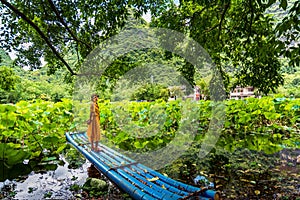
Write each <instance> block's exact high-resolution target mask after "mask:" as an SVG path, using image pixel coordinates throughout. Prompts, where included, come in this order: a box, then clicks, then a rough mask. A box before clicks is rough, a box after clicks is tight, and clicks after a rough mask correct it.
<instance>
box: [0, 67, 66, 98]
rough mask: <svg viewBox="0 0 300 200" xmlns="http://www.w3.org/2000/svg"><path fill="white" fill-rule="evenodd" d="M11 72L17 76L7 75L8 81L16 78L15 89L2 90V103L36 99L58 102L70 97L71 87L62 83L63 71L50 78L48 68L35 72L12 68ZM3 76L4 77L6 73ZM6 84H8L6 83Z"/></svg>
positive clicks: (0, 92)
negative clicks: (10, 78)
mask: <svg viewBox="0 0 300 200" xmlns="http://www.w3.org/2000/svg"><path fill="white" fill-rule="evenodd" d="M0 68H4V67H0ZM9 70H11V71H12V73H13V74H15V75H14V76H8V75H7V76H6V79H9V77H13V78H14V77H16V78H15V80H14V83H13V84H14V85H13V86H14V87H12V88H11V89H10V90H9V91H4V90H0V94H1V96H0V103H16V102H18V101H21V100H26V101H28V100H35V99H42V100H51V101H54V102H58V101H61V99H63V98H67V97H70V91H71V85H67V84H66V83H64V82H63V81H62V79H63V73H61V70H59V71H57V72H56V74H54V75H49V76H48V75H47V72H46V70H47V68H46V67H44V68H42V69H40V70H35V71H25V70H24V69H21V68H18V67H15V68H10V69H9ZM2 74H3V75H4V73H1V75H2ZM1 75H0V76H1ZM20 77H22V78H20ZM4 83H6V82H5V81H4V82H3V84H4ZM9 85H10V84H9ZM10 86H12V85H10Z"/></svg>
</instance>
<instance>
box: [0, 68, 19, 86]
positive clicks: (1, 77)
mask: <svg viewBox="0 0 300 200" xmlns="http://www.w3.org/2000/svg"><path fill="white" fill-rule="evenodd" d="M17 79H18V77H17V76H16V74H15V73H14V71H13V69H11V68H9V67H5V66H1V67H0V91H1V90H3V91H6V92H9V91H11V90H12V89H14V87H15V85H16V82H17Z"/></svg>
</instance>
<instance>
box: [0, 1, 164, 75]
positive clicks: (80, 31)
mask: <svg viewBox="0 0 300 200" xmlns="http://www.w3.org/2000/svg"><path fill="white" fill-rule="evenodd" d="M0 2H1V4H0V11H1V20H2V22H3V25H4V26H3V27H1V32H0V39H1V46H0V48H4V49H5V50H8V51H11V50H14V51H16V52H17V55H18V59H17V60H16V63H17V64H18V65H20V66H30V67H31V68H32V69H36V68H39V67H40V66H41V61H40V58H41V57H42V56H43V57H44V58H45V61H46V62H47V63H48V64H49V65H48V67H49V71H50V72H51V73H53V72H54V71H56V70H57V69H59V68H61V67H63V66H64V67H66V69H67V70H68V71H69V73H70V74H71V75H75V74H76V71H77V70H78V67H79V64H80V63H81V62H82V59H84V58H85V57H86V56H87V55H88V54H89V53H90V52H91V50H93V49H94V48H95V47H96V46H98V45H99V44H100V42H101V41H104V40H105V39H106V38H108V37H110V36H112V35H114V34H116V33H117V32H118V30H120V28H122V27H123V26H124V24H125V21H126V19H127V17H128V15H129V10H130V8H132V9H133V10H134V15H135V16H136V17H138V16H141V15H142V14H143V13H145V12H146V11H147V10H151V12H152V13H158V12H160V10H161V9H163V8H164V7H165V6H166V5H167V1H166V0H158V1H156V0H145V1H137V2H136V1H101V0H97V1H90V0H88V1H86V0H75V1H69V0H62V1H53V0H36V1H34V2H33V1H30V0H25V1H24V0H16V1H10V2H9V1H7V0H1V1H0ZM74 49H75V52H76V55H77V63H78V65H76V66H75V67H71V66H70V64H69V63H68V62H67V61H66V60H65V59H64V56H65V55H67V54H68V53H69V52H70V50H71V51H73V50H74Z"/></svg>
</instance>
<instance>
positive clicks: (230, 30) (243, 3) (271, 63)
mask: <svg viewBox="0 0 300 200" xmlns="http://www.w3.org/2000/svg"><path fill="white" fill-rule="evenodd" d="M274 2H275V1H269V2H268V3H263V2H262V1H248V0H239V1H219V0H216V1H212V2H209V3H208V1H180V3H179V5H173V6H171V7H170V9H167V10H165V11H164V12H162V14H161V15H160V16H158V17H156V18H155V19H154V21H153V23H152V26H155V27H163V28H171V29H174V30H178V31H181V32H184V33H185V34H186V35H188V36H189V37H191V38H193V39H194V40H195V41H197V42H198V43H199V44H200V45H201V46H203V48H204V49H205V50H207V51H208V53H209V54H210V56H211V57H212V60H213V61H214V63H215V64H216V66H217V67H218V69H219V70H220V72H221V74H222V77H223V82H224V85H225V87H226V88H227V89H230V88H228V87H233V88H234V87H235V86H236V85H241V86H247V85H251V86H254V87H255V88H257V89H258V90H259V91H261V92H262V93H265V94H267V93H269V92H271V91H274V90H275V89H276V88H277V87H278V86H279V85H281V84H283V77H282V74H281V73H280V63H279V55H282V54H284V55H285V56H286V57H287V58H290V59H291V60H298V59H299V56H298V55H299V54H298V55H297V51H298V49H299V48H296V49H295V48H293V47H292V48H290V50H287V48H286V45H284V44H282V41H280V40H279V39H277V38H276V36H277V35H275V32H276V31H277V32H280V30H279V29H280V28H277V29H276V30H275V31H274V27H273V23H274V19H273V18H272V17H271V16H270V15H267V14H266V9H267V8H269V7H270V6H271V5H272V4H273V3H274ZM291 3H292V2H291ZM292 4H293V6H292V7H293V8H294V10H293V8H292V9H290V11H289V12H290V16H288V15H286V20H287V21H289V23H288V22H287V24H286V26H281V25H280V27H281V29H282V30H281V31H282V33H283V35H284V34H285V33H287V34H290V32H293V34H292V35H294V39H293V40H292V39H291V40H287V41H286V43H289V42H290V41H297V39H295V38H298V37H299V31H296V30H294V29H293V27H294V26H298V25H297V23H295V21H298V20H299V19H298V17H296V16H297V14H296V13H297V12H298V10H299V9H298V10H297V9H296V8H299V4H298V3H297V2H295V1H293V3H292ZM280 7H282V8H284V9H285V8H286V1H285V0H282V1H281V4H280ZM296 10H297V11H296ZM295 11H296V12H295ZM291 16H292V17H291ZM292 19H294V20H295V21H293V20H292ZM291 30H293V31H291ZM290 38H292V36H291V37H290ZM174 46H175V47H178V46H180V44H175V45H174ZM294 46H295V45H294ZM186 66H188V65H186ZM188 70H189V71H192V70H193V69H188Z"/></svg>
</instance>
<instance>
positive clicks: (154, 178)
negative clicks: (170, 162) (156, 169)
mask: <svg viewBox="0 0 300 200" xmlns="http://www.w3.org/2000/svg"><path fill="white" fill-rule="evenodd" d="M158 179H159V178H158V177H157V176H156V177H153V178H147V181H151V182H153V181H157V180H158Z"/></svg>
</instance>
